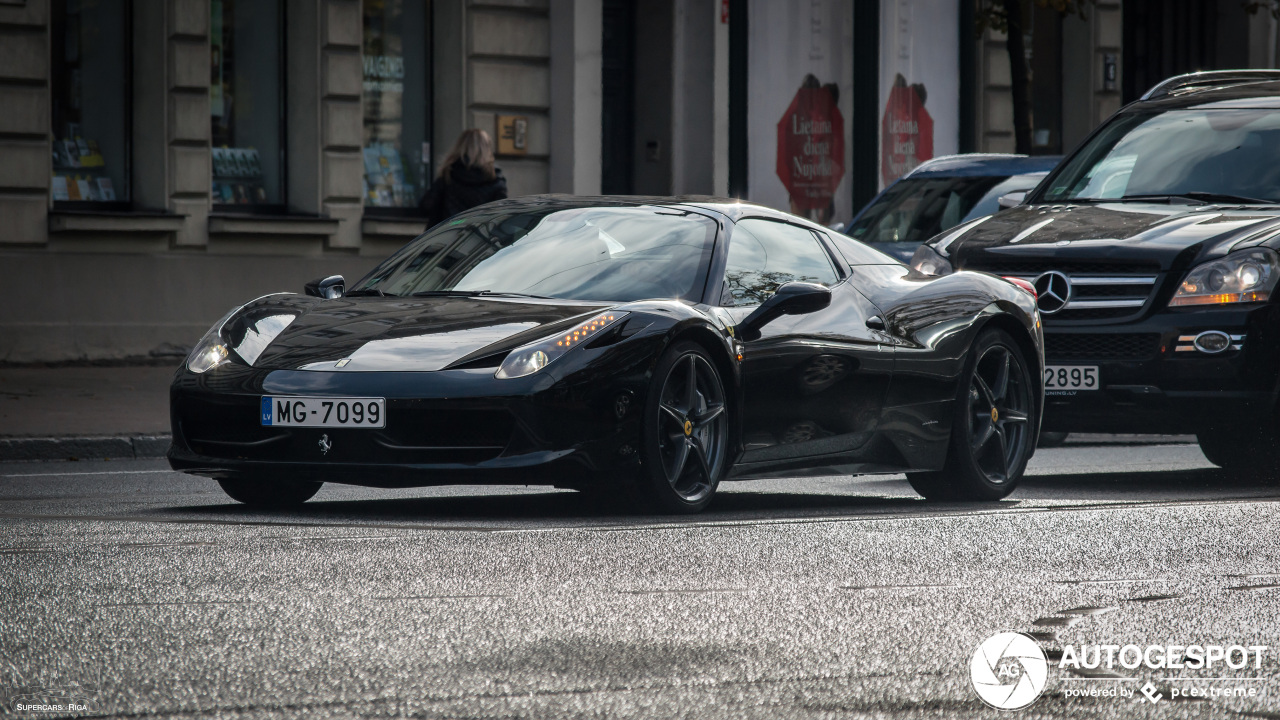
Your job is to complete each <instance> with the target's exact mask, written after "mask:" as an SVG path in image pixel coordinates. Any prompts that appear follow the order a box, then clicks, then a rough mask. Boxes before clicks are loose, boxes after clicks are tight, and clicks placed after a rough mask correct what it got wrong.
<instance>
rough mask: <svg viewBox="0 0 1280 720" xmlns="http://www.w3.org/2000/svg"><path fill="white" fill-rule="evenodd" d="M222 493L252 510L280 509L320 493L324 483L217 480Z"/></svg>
mask: <svg viewBox="0 0 1280 720" xmlns="http://www.w3.org/2000/svg"><path fill="white" fill-rule="evenodd" d="M218 484H219V485H221V486H222V490H223V492H225V493H226V494H227V495H230V496H231V499H232V500H235V501H237V502H242V503H244V504H245V505H248V506H249V507H253V508H263V509H280V508H289V507H296V506H298V505H301V504H302V503H304V502H306V501H308V500H310V499H311V498H312V497H314V496H315V494H316V493H318V492H320V486H321V485H323V484H324V483H321V482H313V481H310V480H262V479H259V478H243V479H240V478H237V479H234V480H219V481H218Z"/></svg>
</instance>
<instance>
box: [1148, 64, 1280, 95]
mask: <svg viewBox="0 0 1280 720" xmlns="http://www.w3.org/2000/svg"><path fill="white" fill-rule="evenodd" d="M1266 80H1280V70H1209V71H1205V72H1194V73H1187V74H1186V75H1175V76H1174V77H1171V78H1168V79H1167V80H1164V81H1162V82H1159V83H1157V84H1156V86H1155V87H1153V88H1151V89H1150V90H1148V91H1147V93H1146V94H1145V95H1143V96H1142V98H1141V99H1142V100H1155V99H1158V98H1162V97H1165V96H1166V95H1172V94H1173V93H1175V92H1177V91H1179V90H1187V89H1195V90H1204V89H1208V88H1215V87H1226V86H1229V85H1240V84H1243V83H1251V82H1264V81H1266Z"/></svg>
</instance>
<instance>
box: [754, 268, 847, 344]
mask: <svg viewBox="0 0 1280 720" xmlns="http://www.w3.org/2000/svg"><path fill="white" fill-rule="evenodd" d="M830 304H831V290H830V289H829V288H827V287H826V286H825V285H818V284H817V283H807V282H789V283H783V284H782V286H781V287H779V288H778V290H777V292H775V293H774V294H773V297H770V298H769V299H768V300H765V301H764V302H762V303H760V307H758V308H756V309H755V310H754V311H753V312H752V313H751V314H750V315H748V316H746V317H745V318H743V320H742V322H740V323H738V336H739V337H741V338H742V339H743V340H756V339H758V338H759V337H760V328H762V327H764V326H765V325H767V324H769V323H771V322H773V321H774V320H776V319H778V318H779V317H782V316H783V315H804V314H806V313H811V312H817V311H819V310H822V309H823V308H825V307H827V306H828V305H830Z"/></svg>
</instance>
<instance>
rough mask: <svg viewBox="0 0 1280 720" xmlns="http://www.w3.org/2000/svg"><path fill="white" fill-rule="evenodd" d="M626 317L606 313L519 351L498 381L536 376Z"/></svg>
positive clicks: (504, 364)
mask: <svg viewBox="0 0 1280 720" xmlns="http://www.w3.org/2000/svg"><path fill="white" fill-rule="evenodd" d="M626 316H627V314H626V313H624V312H603V313H600V314H599V315H596V316H595V317H593V318H591V319H590V320H588V321H586V322H584V323H582V324H581V325H578V326H576V327H574V328H571V329H569V330H566V331H564V332H562V333H556V334H555V335H551V336H549V337H545V338H543V339H541V340H538V341H535V342H531V343H529V344H528V345H523V346H521V347H518V348H516V349H515V350H512V351H511V354H510V355H508V356H507V358H506V359H505V360H503V361H502V365H501V366H500V367H499V368H498V372H496V373H494V377H496V378H501V379H507V378H518V377H524V376H525V375H532V374H533V373H536V372H538V371H539V370H541V369H542V368H544V367H546V366H547V365H550V364H551V363H553V362H555V360H556V359H557V358H559V357H560V356H561V355H564V354H565V353H567V352H569V351H570V350H572V349H573V348H575V347H577V346H579V345H581V344H583V343H584V342H586V341H587V340H588V339H590V338H591V337H593V336H595V335H598V334H600V331H602V330H604V329H605V328H607V327H609V326H610V325H612V324H614V323H615V322H617V321H619V320H621V319H622V318H624V317H626Z"/></svg>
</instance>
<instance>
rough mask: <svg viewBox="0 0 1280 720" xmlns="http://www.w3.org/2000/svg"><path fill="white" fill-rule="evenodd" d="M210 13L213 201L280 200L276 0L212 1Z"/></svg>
mask: <svg viewBox="0 0 1280 720" xmlns="http://www.w3.org/2000/svg"><path fill="white" fill-rule="evenodd" d="M209 12H210V42H209V44H210V48H209V50H210V70H211V75H210V78H209V80H210V82H209V112H210V116H211V122H212V130H213V135H212V137H213V149H212V158H211V163H210V164H211V166H212V169H213V185H212V188H211V190H212V196H213V202H214V204H215V205H250V206H271V205H276V206H279V205H282V204H283V203H284V167H283V166H284V163H283V161H282V159H281V148H283V142H282V137H281V135H282V131H283V119H284V113H283V110H282V109H281V102H282V98H283V95H282V92H283V86H282V84H281V82H280V71H281V67H282V66H283V63H282V62H281V59H280V53H281V48H282V46H283V43H282V41H281V31H282V27H283V24H282V22H281V8H280V3H279V0H256V1H255V2H248V1H247V0H212V2H211V3H210V5H209Z"/></svg>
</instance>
